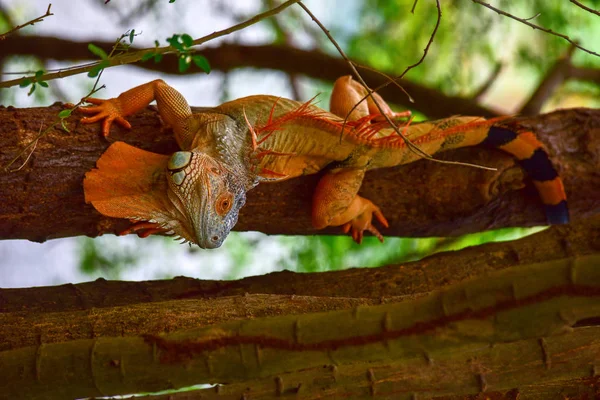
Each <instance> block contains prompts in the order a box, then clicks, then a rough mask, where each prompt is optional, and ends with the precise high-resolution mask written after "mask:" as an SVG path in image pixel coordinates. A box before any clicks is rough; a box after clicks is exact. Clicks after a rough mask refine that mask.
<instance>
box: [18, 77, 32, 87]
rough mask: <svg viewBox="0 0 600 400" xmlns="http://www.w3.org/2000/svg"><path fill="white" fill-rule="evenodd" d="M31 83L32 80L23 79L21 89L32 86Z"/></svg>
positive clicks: (20, 84)
mask: <svg viewBox="0 0 600 400" xmlns="http://www.w3.org/2000/svg"><path fill="white" fill-rule="evenodd" d="M31 82H33V80H32V79H31V78H23V79H22V80H21V83H19V87H22V88H24V87H27V86H29V85H31Z"/></svg>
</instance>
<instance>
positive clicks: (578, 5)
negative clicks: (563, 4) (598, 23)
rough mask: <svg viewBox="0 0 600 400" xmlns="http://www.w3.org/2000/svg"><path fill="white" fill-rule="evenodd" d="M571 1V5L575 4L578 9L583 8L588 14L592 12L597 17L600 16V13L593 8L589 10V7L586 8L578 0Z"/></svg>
mask: <svg viewBox="0 0 600 400" xmlns="http://www.w3.org/2000/svg"><path fill="white" fill-rule="evenodd" d="M570 1H571V3H573V4H575V5H576V6H577V7H581V8H583V9H584V10H585V11H587V12H591V13H592V14H596V15H598V16H600V11H596V10H594V9H593V8H589V7H587V6H585V5H584V4H581V3H580V2H578V1H577V0H570Z"/></svg>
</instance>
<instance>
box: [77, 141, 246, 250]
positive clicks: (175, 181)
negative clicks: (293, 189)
mask: <svg viewBox="0 0 600 400" xmlns="http://www.w3.org/2000/svg"><path fill="white" fill-rule="evenodd" d="M97 167H98V168H97V169H93V170H91V171H89V172H88V173H86V178H85V180H84V191H85V200H86V202H87V203H92V205H93V206H94V207H95V208H96V209H97V210H98V211H99V212H100V213H102V214H104V215H107V216H110V217H116V218H128V219H131V220H140V221H142V220H143V221H149V222H151V223H153V224H155V225H156V227H157V228H158V229H160V230H161V231H162V232H164V233H166V234H168V235H173V236H176V237H181V238H183V239H185V240H186V241H189V242H192V243H196V244H198V245H199V246H200V247H202V248H207V249H212V248H216V247H219V246H220V245H221V244H222V243H223V240H225V238H226V237H227V235H228V234H229V231H231V229H232V228H233V226H234V225H235V224H236V222H237V219H238V213H239V210H240V208H241V207H242V206H243V205H244V203H245V201H246V186H245V181H244V180H243V179H242V176H240V175H241V174H239V173H235V172H234V171H232V170H231V169H230V168H229V167H228V166H227V165H225V164H224V163H222V162H220V161H218V160H216V159H215V158H213V157H211V156H209V155H207V154H204V153H202V152H196V151H178V152H176V153H174V154H172V155H171V156H164V155H160V154H155V153H150V152H147V151H144V150H141V149H138V148H135V147H133V146H129V145H127V144H125V143H123V142H115V143H113V144H112V145H111V146H110V147H109V148H108V149H107V150H106V152H104V154H103V155H102V157H100V159H99V160H98V161H97Z"/></svg>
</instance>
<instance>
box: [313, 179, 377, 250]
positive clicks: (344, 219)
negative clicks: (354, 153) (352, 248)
mask: <svg viewBox="0 0 600 400" xmlns="http://www.w3.org/2000/svg"><path fill="white" fill-rule="evenodd" d="M364 176H365V169H364V168H335V169H332V170H329V171H327V173H326V175H325V176H323V177H322V178H321V180H320V181H319V184H318V185H317V188H316V189H315V193H314V195H313V209H312V223H313V226H314V227H315V228H317V229H323V228H325V227H327V226H339V225H343V230H344V232H345V233H347V232H348V231H350V230H351V231H352V232H351V234H352V238H353V239H354V241H355V242H356V243H360V242H361V241H362V238H363V232H364V231H369V232H371V233H372V234H373V235H375V236H377V238H378V239H379V240H380V241H382V242H383V236H382V235H381V233H379V231H378V230H377V228H375V227H374V226H373V224H372V220H373V215H375V218H377V220H378V221H379V222H380V223H381V224H382V225H383V226H385V227H386V228H387V227H388V223H387V220H386V219H385V217H384V216H383V214H382V213H381V210H380V209H379V207H377V206H376V205H375V204H373V203H372V202H371V201H369V200H367V199H365V198H363V197H361V196H359V195H358V194H357V192H358V189H359V188H360V185H361V184H362V180H363V177H364Z"/></svg>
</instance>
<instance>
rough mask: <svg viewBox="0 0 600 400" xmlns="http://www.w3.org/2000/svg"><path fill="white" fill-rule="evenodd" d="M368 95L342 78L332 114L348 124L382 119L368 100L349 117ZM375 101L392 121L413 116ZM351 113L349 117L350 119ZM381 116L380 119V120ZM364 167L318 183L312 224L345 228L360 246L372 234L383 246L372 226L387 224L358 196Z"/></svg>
mask: <svg viewBox="0 0 600 400" xmlns="http://www.w3.org/2000/svg"><path fill="white" fill-rule="evenodd" d="M366 94H367V90H366V89H365V88H364V87H363V86H362V85H361V84H360V83H358V82H355V81H353V80H352V77H350V76H343V77H341V78H339V79H338V80H337V81H336V82H335V84H334V86H333V91H332V93H331V105H330V108H331V112H332V113H334V114H336V115H338V116H340V117H342V118H346V116H347V117H348V120H349V121H356V120H359V119H361V118H366V117H375V118H372V119H373V120H375V119H377V118H382V116H381V113H380V111H379V108H378V107H377V106H376V104H375V102H374V100H373V98H371V97H368V98H367V100H364V101H362V102H361V103H360V104H358V105H357V106H356V108H355V109H354V110H353V111H352V112H351V113H350V110H352V108H353V107H354V106H355V105H356V104H357V103H358V102H359V101H360V100H361V99H362V98H363V97H364V96H365V95H366ZM373 96H374V97H375V100H376V101H377V102H378V103H379V105H380V106H381V108H382V109H383V111H384V112H385V113H386V114H387V115H388V116H390V117H392V118H397V117H400V116H402V117H404V116H406V115H407V114H410V113H395V112H393V111H392V109H391V108H390V107H389V106H388V104H387V103H386V102H385V101H384V100H383V99H382V98H381V96H379V95H378V94H376V93H373ZM348 113H350V114H349V115H348ZM377 116H379V117H377ZM361 163H362V164H363V165H359V166H349V167H341V168H334V169H331V170H328V171H327V173H326V174H325V176H323V178H321V180H320V181H319V183H318V185H317V188H316V189H315V192H314V195H313V207H312V223H313V225H314V227H315V228H317V229H323V228H325V227H327V226H339V225H342V227H343V230H344V232H345V233H347V232H348V231H350V230H351V234H352V239H354V241H355V242H357V243H360V242H361V241H362V238H363V234H364V231H369V232H371V233H372V234H373V235H375V236H376V237H377V238H378V239H379V240H380V241H381V242H383V236H382V235H381V233H379V231H378V230H377V228H375V227H374V226H373V224H372V220H373V215H375V217H376V218H377V220H378V221H379V222H380V223H381V224H382V225H383V226H384V227H386V228H387V227H388V222H387V220H386V219H385V217H384V216H383V213H382V212H381V210H380V209H379V207H377V206H376V205H375V204H373V203H372V202H371V201H370V200H367V199H365V198H363V197H361V196H359V195H358V190H359V189H360V186H361V185H362V181H363V178H364V176H365V170H366V160H364V159H363V160H362V161H361Z"/></svg>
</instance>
